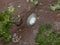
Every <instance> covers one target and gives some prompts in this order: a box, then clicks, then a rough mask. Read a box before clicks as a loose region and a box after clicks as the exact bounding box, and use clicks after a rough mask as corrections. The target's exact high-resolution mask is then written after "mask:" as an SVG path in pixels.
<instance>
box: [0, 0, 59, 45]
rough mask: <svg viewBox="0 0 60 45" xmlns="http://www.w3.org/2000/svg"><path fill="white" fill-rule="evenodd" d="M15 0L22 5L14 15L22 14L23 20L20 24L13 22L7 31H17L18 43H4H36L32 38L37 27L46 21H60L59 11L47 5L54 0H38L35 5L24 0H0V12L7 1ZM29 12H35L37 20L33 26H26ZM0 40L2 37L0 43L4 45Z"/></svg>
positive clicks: (21, 44)
mask: <svg viewBox="0 0 60 45" xmlns="http://www.w3.org/2000/svg"><path fill="white" fill-rule="evenodd" d="M17 1H18V3H21V4H20V5H22V8H21V9H20V10H19V9H17V11H16V13H15V14H14V15H20V14H21V15H23V16H24V18H23V19H22V21H23V22H22V24H21V25H20V26H17V25H14V24H13V25H12V27H11V28H10V30H9V31H10V32H11V34H14V33H17V34H18V36H21V39H20V41H19V42H18V43H14V42H11V43H9V44H6V45H36V43H35V40H34V39H35V37H36V34H37V32H38V29H39V27H40V26H41V25H43V24H47V23H49V24H52V25H55V22H59V21H60V11H51V10H50V7H49V6H50V5H51V4H55V3H56V0H39V4H38V5H37V7H36V6H34V5H32V4H31V3H29V2H26V0H0V13H1V12H2V10H3V9H4V8H6V7H7V6H8V4H9V3H12V2H17ZM15 4H17V3H15ZM15 4H13V5H15ZM28 6H30V9H28V8H27V7H28ZM24 10H25V11H24ZM31 13H36V14H37V21H36V24H35V25H34V26H28V25H27V24H26V20H27V18H28V16H29V15H30V14H31ZM56 31H57V29H56ZM58 31H59V30H58ZM2 41H3V39H2V38H0V45H4V44H3V42H2Z"/></svg>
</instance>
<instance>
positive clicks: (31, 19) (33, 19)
mask: <svg viewBox="0 0 60 45" xmlns="http://www.w3.org/2000/svg"><path fill="white" fill-rule="evenodd" d="M36 19H37V16H36V14H35V13H32V14H31V15H30V16H29V17H28V19H27V24H28V25H31V26H32V25H34V24H35V23H36Z"/></svg>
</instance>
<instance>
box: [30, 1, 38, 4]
mask: <svg viewBox="0 0 60 45" xmlns="http://www.w3.org/2000/svg"><path fill="white" fill-rule="evenodd" d="M30 2H31V3H32V4H34V5H37V4H38V0H30Z"/></svg>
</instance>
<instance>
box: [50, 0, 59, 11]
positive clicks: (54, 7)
mask: <svg viewBox="0 0 60 45" xmlns="http://www.w3.org/2000/svg"><path fill="white" fill-rule="evenodd" d="M50 9H51V10H52V11H55V10H60V0H58V2H57V4H55V5H51V6H50Z"/></svg>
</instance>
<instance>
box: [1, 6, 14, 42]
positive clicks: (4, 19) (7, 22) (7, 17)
mask: <svg viewBox="0 0 60 45" xmlns="http://www.w3.org/2000/svg"><path fill="white" fill-rule="evenodd" d="M14 11H15V8H14V7H10V8H9V9H5V10H3V11H2V13H1V15H0V36H1V37H3V38H4V43H8V42H10V41H11V38H12V35H11V34H10V33H9V31H8V30H9V28H10V26H11V25H12V20H11V16H12V14H13V13H14Z"/></svg>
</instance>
